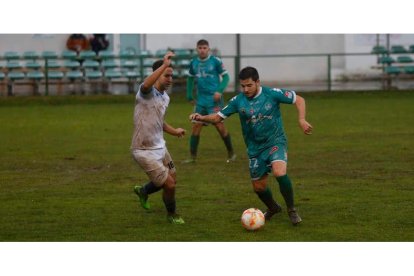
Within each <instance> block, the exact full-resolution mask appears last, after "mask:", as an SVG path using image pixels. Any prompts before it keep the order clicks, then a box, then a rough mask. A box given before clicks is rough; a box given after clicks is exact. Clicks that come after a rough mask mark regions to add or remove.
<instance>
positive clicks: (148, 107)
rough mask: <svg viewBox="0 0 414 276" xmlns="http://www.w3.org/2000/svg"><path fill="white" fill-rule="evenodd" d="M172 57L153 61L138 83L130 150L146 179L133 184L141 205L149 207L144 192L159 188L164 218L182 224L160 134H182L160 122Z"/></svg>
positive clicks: (173, 175)
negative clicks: (165, 211) (140, 182)
mask: <svg viewBox="0 0 414 276" xmlns="http://www.w3.org/2000/svg"><path fill="white" fill-rule="evenodd" d="M173 56H174V53H172V52H168V53H167V54H166V55H165V56H164V58H163V60H158V61H156V62H155V63H154V64H153V65H152V69H153V72H152V74H151V75H150V76H148V77H147V78H146V79H145V80H144V82H143V83H142V84H141V85H140V86H139V89H138V92H137V94H136V97H135V110H134V133H133V136H132V143H131V150H132V155H133V158H134V159H135V161H136V162H137V163H138V165H139V166H140V167H141V168H142V169H143V170H144V171H145V173H146V174H147V175H148V177H149V179H150V182H148V183H147V184H145V185H143V186H139V185H138V186H135V187H134V192H135V193H136V194H137V195H138V197H139V200H140V203H141V206H142V207H143V208H144V209H149V208H150V205H149V202H148V195H150V194H152V193H155V192H157V191H159V190H161V189H162V190H163V194H162V199H163V201H164V204H165V208H166V209H167V213H168V214H167V219H168V221H169V222H170V223H172V224H184V220H183V219H182V217H181V216H180V215H178V214H177V213H176V203H175V186H176V170H175V167H174V163H173V161H172V158H171V155H170V154H169V152H168V150H167V147H166V144H165V140H164V136H163V134H164V132H166V133H168V134H171V135H174V136H177V137H183V136H184V135H185V130H184V129H182V128H174V127H172V126H170V125H169V124H167V123H166V122H165V121H164V117H165V112H166V110H167V107H168V104H169V102H170V97H169V96H168V94H167V89H168V88H169V87H170V86H171V84H172V81H173V79H172V77H173V69H172V67H171V58H172V57H173Z"/></svg>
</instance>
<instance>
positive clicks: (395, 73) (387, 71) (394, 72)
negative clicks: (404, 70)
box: [384, 66, 401, 75]
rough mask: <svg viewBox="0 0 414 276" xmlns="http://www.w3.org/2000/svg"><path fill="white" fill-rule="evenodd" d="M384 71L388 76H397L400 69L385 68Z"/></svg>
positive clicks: (393, 67)
mask: <svg viewBox="0 0 414 276" xmlns="http://www.w3.org/2000/svg"><path fill="white" fill-rule="evenodd" d="M384 71H385V73H387V74H389V75H398V74H400V73H401V69H400V68H399V67H396V66H387V67H385V69H384Z"/></svg>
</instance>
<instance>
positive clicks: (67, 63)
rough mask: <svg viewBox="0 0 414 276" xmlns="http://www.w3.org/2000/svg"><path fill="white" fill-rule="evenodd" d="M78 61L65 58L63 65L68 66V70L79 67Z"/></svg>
mask: <svg viewBox="0 0 414 276" xmlns="http://www.w3.org/2000/svg"><path fill="white" fill-rule="evenodd" d="M80 66H81V65H80V63H79V61H76V60H65V61H63V67H65V68H68V69H70V70H73V69H78V68H79V67H80Z"/></svg>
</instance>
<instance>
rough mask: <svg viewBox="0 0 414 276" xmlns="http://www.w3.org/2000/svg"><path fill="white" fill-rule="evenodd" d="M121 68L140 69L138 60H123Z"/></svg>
mask: <svg viewBox="0 0 414 276" xmlns="http://www.w3.org/2000/svg"><path fill="white" fill-rule="evenodd" d="M121 67H125V68H129V69H131V68H136V67H138V62H137V61H136V60H122V61H121Z"/></svg>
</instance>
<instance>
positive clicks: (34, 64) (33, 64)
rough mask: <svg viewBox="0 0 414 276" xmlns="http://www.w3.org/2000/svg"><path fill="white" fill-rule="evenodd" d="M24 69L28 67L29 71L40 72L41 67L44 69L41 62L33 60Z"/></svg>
mask: <svg viewBox="0 0 414 276" xmlns="http://www.w3.org/2000/svg"><path fill="white" fill-rule="evenodd" d="M24 67H26V68H27V69H33V70H39V69H40V67H42V65H40V63H39V62H37V61H34V60H32V61H27V62H26V64H25V66H24Z"/></svg>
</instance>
